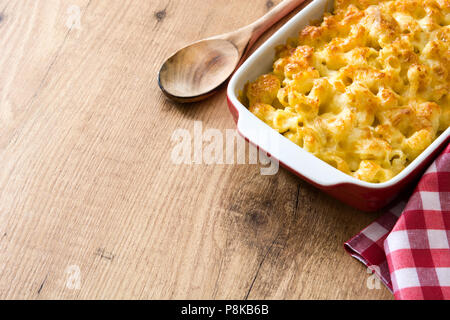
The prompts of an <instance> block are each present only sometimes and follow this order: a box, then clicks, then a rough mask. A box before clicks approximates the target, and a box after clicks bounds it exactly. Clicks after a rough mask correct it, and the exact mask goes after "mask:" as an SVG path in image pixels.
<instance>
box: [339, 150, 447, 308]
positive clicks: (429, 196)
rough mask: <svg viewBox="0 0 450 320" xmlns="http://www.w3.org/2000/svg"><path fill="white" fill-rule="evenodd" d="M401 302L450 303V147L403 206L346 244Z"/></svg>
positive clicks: (384, 216) (394, 208)
mask: <svg viewBox="0 0 450 320" xmlns="http://www.w3.org/2000/svg"><path fill="white" fill-rule="evenodd" d="M345 249H346V250H347V251H348V252H349V253H350V254H351V255H352V256H353V257H355V258H356V259H358V260H360V261H361V262H362V263H364V264H365V265H366V266H368V267H369V268H370V269H372V270H373V272H375V273H376V274H377V275H378V277H379V278H380V279H381V280H382V282H383V283H384V284H385V285H386V286H387V287H388V288H389V289H390V290H391V291H392V292H393V293H394V296H395V298H396V299H401V300H421V299H432V300H437V299H439V300H441V299H445V300H449V299H450V144H449V145H448V146H447V148H446V149H445V150H444V152H443V153H442V154H441V155H440V156H439V157H438V158H437V159H436V161H435V162H434V163H433V164H432V165H431V167H430V168H429V169H428V170H427V171H426V172H425V174H424V175H423V177H422V179H421V180H420V182H419V184H418V185H417V187H416V189H415V191H414V193H413V194H412V196H411V197H410V198H409V201H408V202H407V203H406V202H404V201H403V202H400V203H397V204H396V205H394V206H393V207H391V209H390V210H389V211H388V212H387V213H386V214H384V215H383V216H381V217H380V218H379V219H378V220H377V221H375V222H374V223H372V224H371V225H369V226H368V227H367V228H365V229H364V230H363V231H361V232H360V233H359V234H358V235H356V236H355V237H353V238H352V239H351V240H349V241H348V242H346V243H345Z"/></svg>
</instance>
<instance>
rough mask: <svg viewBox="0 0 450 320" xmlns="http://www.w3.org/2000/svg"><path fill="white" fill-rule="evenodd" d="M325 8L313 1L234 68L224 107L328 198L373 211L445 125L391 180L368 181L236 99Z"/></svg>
mask: <svg viewBox="0 0 450 320" xmlns="http://www.w3.org/2000/svg"><path fill="white" fill-rule="evenodd" d="M327 10H331V7H330V5H329V1H327V0H315V1H313V2H311V3H310V4H309V5H308V6H307V7H306V8H305V9H303V10H302V11H301V12H299V13H298V14H297V15H296V16H294V17H293V18H292V19H291V20H290V21H288V22H287V23H286V24H285V25H284V26H283V27H282V28H281V29H280V30H278V31H277V32H276V33H275V34H274V35H273V36H272V37H271V38H270V39H269V40H267V41H266V42H265V43H264V44H263V45H262V46H261V47H260V48H259V49H258V50H257V51H255V53H254V54H252V56H251V57H249V58H248V59H247V61H246V62H245V63H244V64H242V66H241V67H240V68H239V69H238V70H237V71H236V73H235V74H234V75H233V77H232V78H231V80H230V83H229V85H228V91H227V95H228V105H229V109H230V112H231V114H232V115H233V118H234V120H235V121H236V123H237V129H238V131H239V133H240V134H241V135H242V136H243V137H244V138H245V139H246V140H248V141H249V142H250V143H252V144H254V145H255V146H257V147H258V148H261V149H262V150H264V151H266V152H267V153H268V154H270V155H271V157H272V158H273V159H277V160H278V161H279V163H280V164H281V165H282V166H283V167H285V168H287V169H288V170H290V171H291V172H293V173H294V174H296V175H297V176H299V177H301V178H302V179H304V180H306V181H308V182H309V183H311V184H313V185H314V186H316V187H317V188H320V189H322V190H323V191H325V192H327V193H328V194H330V195H332V196H333V197H335V198H337V199H339V200H341V201H343V202H345V203H347V204H349V205H350V206H352V207H355V208H357V209H360V210H363V211H376V210H378V209H380V208H382V207H384V206H386V205H387V204H389V202H391V201H392V200H393V199H394V198H396V197H397V196H398V195H399V193H400V192H401V191H402V190H404V189H405V188H407V187H408V186H409V185H411V184H412V183H413V182H414V181H416V180H417V179H418V178H419V177H420V175H421V173H422V172H423V171H424V170H425V169H426V168H427V167H428V166H429V165H430V164H431V162H432V161H433V160H434V159H435V157H436V156H437V155H438V154H439V152H440V151H441V150H443V148H444V147H445V146H447V144H448V143H449V141H450V128H448V129H447V130H446V131H445V132H444V133H442V134H441V135H440V136H439V137H438V138H437V139H436V140H435V141H434V142H433V143H432V144H431V145H430V146H429V147H428V148H427V149H426V150H425V151H424V152H423V153H422V154H421V155H419V156H418V157H417V158H416V159H415V160H414V161H413V162H412V163H411V164H410V165H409V166H408V167H407V168H406V169H404V170H403V171H402V172H401V173H400V174H398V175H397V176H395V177H394V178H393V179H391V180H389V181H387V182H384V183H376V184H375V183H368V182H365V181H360V180H358V179H355V178H353V177H351V176H349V175H346V174H345V173H343V172H341V171H339V170H337V169H335V168H334V167H332V166H330V165H329V164H327V163H325V162H324V161H322V160H320V159H318V158H317V157H315V156H313V155H312V154H310V153H309V152H307V151H305V150H303V149H302V148H300V147H299V146H297V145H296V144H294V143H293V142H291V141H290V140H288V139H287V138H285V137H284V136H282V135H280V134H279V133H278V132H276V131H275V130H273V129H272V128H270V127H269V126H268V125H266V124H265V123H264V122H262V121H261V120H259V119H258V118H257V117H256V116H254V115H253V114H252V113H251V112H250V111H248V109H247V108H246V107H245V106H244V105H242V104H241V103H240V102H239V100H238V95H239V90H242V88H243V87H244V85H245V84H246V83H247V82H248V81H252V80H254V79H256V78H257V77H258V76H259V75H261V74H263V73H267V72H269V71H270V69H271V66H272V63H273V58H274V48H275V46H276V45H279V44H283V43H285V42H286V40H287V39H288V38H289V37H292V36H295V35H296V34H297V33H298V31H299V30H301V29H302V28H303V27H304V26H306V25H308V24H309V23H310V22H311V21H314V20H318V19H320V18H321V17H322V16H323V14H324V12H325V11H327Z"/></svg>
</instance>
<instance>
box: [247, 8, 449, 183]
mask: <svg viewBox="0 0 450 320" xmlns="http://www.w3.org/2000/svg"><path fill="white" fill-rule="evenodd" d="M449 22H450V0H402V1H377V0H336V1H335V10H334V13H333V14H325V17H324V19H323V22H321V24H320V25H317V26H308V27H306V28H304V29H303V31H301V32H300V34H299V37H298V38H297V39H290V40H289V41H288V42H287V44H285V45H281V46H279V47H277V48H276V59H275V63H274V65H273V71H272V72H271V73H270V74H265V75H262V76H260V77H259V78H258V79H256V80H255V81H254V82H251V83H248V84H247V85H246V86H245V88H244V91H243V92H242V93H241V101H242V102H243V103H244V104H246V105H247V107H248V108H249V110H250V111H251V112H252V113H253V114H255V115H256V116H257V117H259V118H260V119H261V120H262V121H264V122H265V123H267V124H268V125H269V126H271V127H272V128H273V129H275V130H277V131H278V132H279V133H280V134H282V135H284V136H285V137H286V138H288V139H290V140H292V141H293V142H294V143H296V144H298V145H299V146H300V147H302V148H304V149H305V150H307V151H309V152H311V153H313V154H314V155H316V156H317V157H319V158H320V159H322V160H324V161H326V162H327V163H329V164H331V165H332V166H334V167H336V168H337V169H339V170H341V171H343V172H345V173H347V174H349V175H352V176H353V177H355V178H357V179H360V180H364V181H367V182H373V183H379V182H384V181H387V180H389V179H391V178H392V177H394V176H395V175H396V174H398V173H399V172H401V171H402V170H403V169H404V168H405V167H406V166H407V165H408V164H409V163H411V161H413V160H414V159H415V158H416V157H417V156H418V155H419V154H420V153H421V152H422V151H423V150H425V149H426V148H427V147H428V146H429V145H430V144H431V143H432V142H433V140H434V139H435V138H436V137H437V136H438V135H439V134H441V133H442V132H443V131H445V130H446V129H447V128H448V127H449V125H450V104H449V95H448V90H449V74H450V70H449V68H450V51H449V41H450V26H449Z"/></svg>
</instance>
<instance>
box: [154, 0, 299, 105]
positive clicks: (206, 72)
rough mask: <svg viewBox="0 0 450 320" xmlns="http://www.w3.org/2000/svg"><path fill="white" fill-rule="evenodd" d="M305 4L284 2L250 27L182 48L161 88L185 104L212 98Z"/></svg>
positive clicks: (171, 61) (160, 81)
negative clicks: (262, 40) (269, 34)
mask: <svg viewBox="0 0 450 320" xmlns="http://www.w3.org/2000/svg"><path fill="white" fill-rule="evenodd" d="M304 1H305V0H284V1H283V2H281V3H280V4H279V5H278V6H276V7H275V8H273V9H272V10H271V11H270V12H268V13H267V14H266V15H264V16H263V17H262V18H260V19H259V20H257V21H255V22H254V23H252V24H250V25H248V26H246V27H243V28H241V29H239V30H237V31H234V32H230V33H227V34H223V35H219V36H215V37H212V38H208V39H204V40H201V41H198V42H195V43H193V44H191V45H189V46H187V47H184V48H183V49H180V50H179V51H178V52H176V53H175V54H174V55H172V56H171V57H170V58H169V59H167V60H166V62H165V63H164V64H163V65H162V67H161V70H160V71H159V75H158V84H159V87H160V88H161V90H162V91H163V92H164V94H165V95H166V96H167V97H169V98H170V99H172V100H175V101H177V102H181V103H185V102H195V101H200V100H203V99H205V98H208V97H209V96H211V95H212V94H214V93H215V91H216V89H218V87H220V85H221V84H223V83H224V82H225V81H226V80H227V79H228V78H229V77H230V75H231V74H232V73H233V71H234V70H235V69H236V68H237V67H238V66H239V65H240V64H241V63H242V62H243V60H244V58H245V55H246V53H247V52H248V50H249V49H250V48H251V47H252V46H253V44H254V43H255V42H256V40H257V39H258V38H259V37H260V36H261V35H262V34H263V33H264V32H265V31H266V30H267V29H269V28H270V27H271V26H273V25H274V24H275V23H276V22H278V21H279V20H280V19H281V18H283V17H285V16H286V15H287V14H288V13H290V12H291V11H292V10H294V9H295V8H296V7H297V6H299V5H300V4H301V3H302V2H304Z"/></svg>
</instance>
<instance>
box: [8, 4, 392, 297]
mask: <svg viewBox="0 0 450 320" xmlns="http://www.w3.org/2000/svg"><path fill="white" fill-rule="evenodd" d="M278 2H279V1H273V2H272V1H266V0H252V1H240V0H150V1H144V0H108V1H101V0H34V1H27V0H9V1H3V0H0V46H1V48H2V54H1V56H0V68H1V70H2V72H1V73H0V110H1V113H0V123H1V125H0V164H1V166H0V298H2V299H96V298H100V299H104V298H112V299H120V298H129V299H156V298H164V299H172V298H177V299H185V298H191V299H228V298H233V299H319V298H320V299H391V295H390V293H389V292H388V290H387V289H385V288H384V287H381V288H380V289H376V288H375V289H370V288H369V287H368V285H367V283H368V281H369V282H370V278H369V277H370V275H369V274H368V273H367V272H366V269H365V267H363V265H362V264H360V263H359V262H357V261H356V260H354V259H352V258H351V257H350V256H348V255H347V254H346V253H345V252H344V249H343V242H344V241H346V240H348V239H349V238H350V237H351V236H353V235H354V234H356V233H357V232H358V231H359V230H361V229H362V228H363V227H365V226H366V225H367V224H369V223H370V222H371V221H372V220H374V219H375V218H376V217H377V216H378V215H379V214H367V213H362V212H359V211H357V210H354V209H352V208H350V207H348V206H346V205H343V204H341V203H340V202H338V201H336V200H334V199H332V198H330V197H329V196H327V195H325V194H324V193H322V192H320V191H319V190H317V189H315V188H314V187H311V186H310V185H308V184H307V183H305V182H303V181H301V180H300V179H298V178H296V177H295V176H294V175H293V174H291V173H289V172H288V171H286V170H284V169H280V171H279V172H278V174H276V175H274V176H263V175H261V174H260V166H258V165H250V164H221V165H220V164H212V165H207V164H191V165H189V164H182V165H177V164H175V163H174V162H173V161H172V160H171V152H172V149H173V146H174V143H173V141H172V139H171V137H172V134H173V132H174V131H175V130H177V129H180V128H181V129H187V130H188V131H190V132H191V131H192V130H193V127H194V122H195V121H202V125H203V129H207V128H215V129H219V130H220V131H221V132H225V130H226V129H234V128H235V125H234V122H233V120H232V117H231V115H230V114H229V111H228V110H227V106H226V97H225V89H224V88H223V89H222V90H221V91H220V92H219V93H218V94H217V95H215V96H214V97H213V98H211V99H210V100H208V101H205V102H202V103H197V104H191V105H177V104H174V103H172V102H169V101H167V100H166V99H165V98H164V97H163V95H162V94H161V92H160V91H159V89H158V86H157V82H156V74H157V71H158V68H159V66H160V65H161V63H162V62H163V61H164V58H165V57H166V56H168V55H169V54H170V53H172V52H173V51H174V50H176V49H177V48H179V47H181V46H183V45H185V44H187V43H189V42H191V41H194V40H197V39H200V38H204V37H207V36H212V35H215V34H219V33H223V32H227V31H231V30H234V29H235V28H237V27H240V26H244V25H246V24H248V23H250V22H252V21H254V20H255V19H257V18H258V17H260V16H261V15H263V14H264V13H265V12H267V10H269V9H270V8H271V7H272V6H273V5H274V4H276V3H278ZM279 26H280V24H278V26H275V27H274V28H273V30H275V29H276V28H277V27H279ZM273 30H272V31H273Z"/></svg>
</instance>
